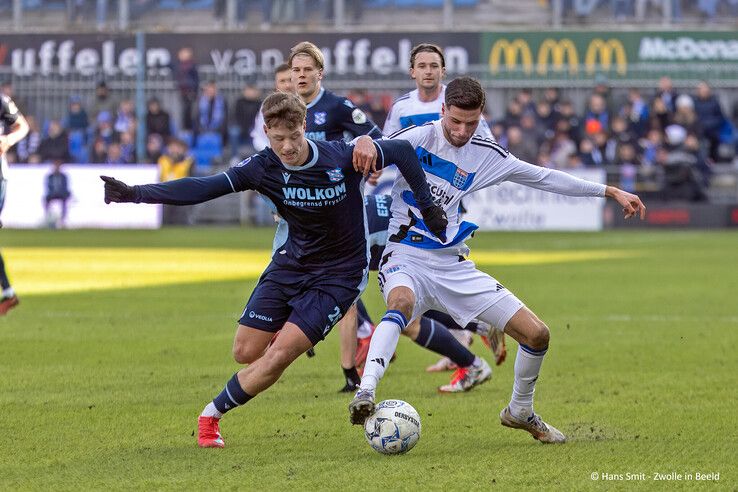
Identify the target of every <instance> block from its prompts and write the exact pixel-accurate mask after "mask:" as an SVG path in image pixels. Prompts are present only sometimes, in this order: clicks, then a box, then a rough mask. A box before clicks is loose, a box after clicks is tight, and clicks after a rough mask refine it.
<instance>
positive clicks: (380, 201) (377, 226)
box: [364, 195, 392, 270]
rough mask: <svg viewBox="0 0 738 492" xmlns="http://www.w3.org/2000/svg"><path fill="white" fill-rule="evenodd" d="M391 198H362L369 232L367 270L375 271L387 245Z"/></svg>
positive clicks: (370, 196)
mask: <svg viewBox="0 0 738 492" xmlns="http://www.w3.org/2000/svg"><path fill="white" fill-rule="evenodd" d="M391 207H392V197H391V196H389V195H367V196H365V197H364V210H365V212H366V222H367V228H368V232H369V236H368V242H369V253H370V260H369V270H377V269H378V267H379V262H380V260H381V257H382V253H383V252H384V247H385V246H386V245H387V229H389V222H390V218H391V217H392V215H391V213H390V209H391Z"/></svg>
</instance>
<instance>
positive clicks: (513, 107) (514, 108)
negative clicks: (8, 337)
mask: <svg viewBox="0 0 738 492" xmlns="http://www.w3.org/2000/svg"><path fill="white" fill-rule="evenodd" d="M521 116H523V110H522V107H521V106H520V103H519V102H518V101H517V100H515V99H512V100H511V101H510V102H508V103H507V110H506V112H505V119H504V121H503V122H502V123H503V125H505V128H509V127H511V126H513V125H515V126H520V117H521Z"/></svg>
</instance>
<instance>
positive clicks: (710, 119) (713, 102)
mask: <svg viewBox="0 0 738 492" xmlns="http://www.w3.org/2000/svg"><path fill="white" fill-rule="evenodd" d="M694 111H695V113H696V114H697V120H698V121H699V123H700V133H698V135H699V136H700V137H701V138H703V139H705V140H707V144H708V148H709V157H710V159H712V161H713V162H716V161H718V160H719V159H720V156H719V155H718V149H719V147H720V131H721V129H722V127H723V125H724V124H725V116H724V115H723V110H722V109H721V108H720V102H719V101H718V99H717V97H716V96H715V95H714V94H713V93H712V88H710V85H709V84H708V83H707V82H705V81H704V80H703V81H702V82H700V83H699V84H697V91H696V94H695V97H694Z"/></svg>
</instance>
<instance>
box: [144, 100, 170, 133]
mask: <svg viewBox="0 0 738 492" xmlns="http://www.w3.org/2000/svg"><path fill="white" fill-rule="evenodd" d="M152 134H156V135H159V136H160V137H161V138H163V139H167V138H169V137H170V136H171V134H172V122H171V118H170V117H169V113H168V112H166V111H165V110H164V109H162V107H161V103H160V102H159V100H158V99H157V98H155V97H152V98H151V99H149V102H148V104H147V112H146V135H147V137H148V136H150V135H152Z"/></svg>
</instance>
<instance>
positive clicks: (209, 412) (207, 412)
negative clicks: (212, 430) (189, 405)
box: [200, 401, 223, 419]
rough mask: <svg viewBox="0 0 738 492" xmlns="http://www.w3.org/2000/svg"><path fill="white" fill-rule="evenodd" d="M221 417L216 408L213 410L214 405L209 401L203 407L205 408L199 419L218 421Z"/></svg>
mask: <svg viewBox="0 0 738 492" xmlns="http://www.w3.org/2000/svg"><path fill="white" fill-rule="evenodd" d="M222 416H223V414H222V413H220V412H219V411H218V409H217V408H215V405H213V402H212V401H211V402H210V403H208V404H207V405H205V408H204V409H203V410H202V413H201V414H200V417H215V418H216V419H219V418H221V417H222Z"/></svg>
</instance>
